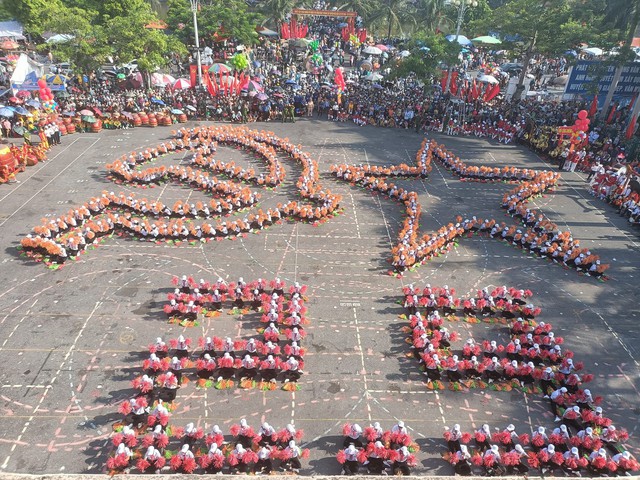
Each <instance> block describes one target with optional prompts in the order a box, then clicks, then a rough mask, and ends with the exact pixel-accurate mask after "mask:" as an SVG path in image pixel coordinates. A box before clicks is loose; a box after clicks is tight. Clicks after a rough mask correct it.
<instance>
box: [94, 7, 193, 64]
mask: <svg viewBox="0 0 640 480" xmlns="http://www.w3.org/2000/svg"><path fill="white" fill-rule="evenodd" d="M154 19H155V17H154V15H152V14H151V12H150V11H148V12H138V15H129V16H125V17H114V18H111V19H110V20H109V21H108V22H107V23H106V26H105V29H106V33H107V36H108V38H109V39H110V40H111V41H110V46H111V49H112V52H113V54H114V57H115V58H117V61H118V62H119V63H127V62H130V61H131V60H134V59H137V60H138V69H139V70H140V71H142V72H144V73H149V72H152V71H153V70H155V69H157V68H159V67H162V66H165V65H166V64H167V63H168V62H169V60H170V55H169V53H172V52H176V53H182V54H183V53H186V48H185V47H184V45H183V44H182V43H181V42H179V41H178V40H177V39H175V38H174V37H171V36H169V35H166V34H165V33H164V32H163V31H161V30H155V29H150V28H145V26H146V25H148V24H149V23H150V22H151V21H153V20H154Z"/></svg>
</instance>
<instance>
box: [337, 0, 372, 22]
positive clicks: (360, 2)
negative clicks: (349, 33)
mask: <svg viewBox="0 0 640 480" xmlns="http://www.w3.org/2000/svg"><path fill="white" fill-rule="evenodd" d="M337 7H338V10H345V11H349V12H358V15H360V16H361V17H362V18H363V19H364V21H365V23H366V24H368V23H369V15H370V14H371V13H372V12H373V10H374V2H373V1H372V0H343V1H341V2H339V3H338V4H337Z"/></svg>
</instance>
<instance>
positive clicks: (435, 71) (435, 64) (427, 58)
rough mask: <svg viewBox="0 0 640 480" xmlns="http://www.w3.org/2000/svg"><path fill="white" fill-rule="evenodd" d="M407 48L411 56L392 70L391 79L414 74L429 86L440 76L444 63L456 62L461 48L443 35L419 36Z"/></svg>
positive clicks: (409, 42)
mask: <svg viewBox="0 0 640 480" xmlns="http://www.w3.org/2000/svg"><path fill="white" fill-rule="evenodd" d="M405 48H406V49H407V50H408V51H409V52H410V55H409V56H408V57H405V58H403V59H402V60H399V61H398V63H397V64H396V66H395V68H392V69H391V74H390V77H391V78H397V77H406V76H408V75H410V74H413V75H415V76H416V78H418V79H419V80H421V81H423V82H424V83H425V84H427V85H430V84H431V83H432V82H433V81H434V80H435V79H436V78H437V77H438V76H439V75H440V72H441V69H440V65H441V64H442V63H446V64H449V63H452V62H455V61H456V59H457V57H458V54H459V53H460V46H459V45H456V44H454V43H452V42H449V41H447V40H446V39H445V38H444V36H443V35H424V34H417V35H415V36H414V37H412V39H411V40H409V41H408V42H407V43H406V44H405Z"/></svg>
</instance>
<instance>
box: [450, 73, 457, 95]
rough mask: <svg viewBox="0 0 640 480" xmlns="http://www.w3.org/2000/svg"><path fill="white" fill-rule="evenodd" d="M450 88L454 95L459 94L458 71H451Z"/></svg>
mask: <svg viewBox="0 0 640 480" xmlns="http://www.w3.org/2000/svg"><path fill="white" fill-rule="evenodd" d="M449 90H450V91H451V93H452V94H453V95H454V96H455V95H457V94H458V72H451V83H450V85H449Z"/></svg>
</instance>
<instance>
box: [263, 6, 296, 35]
mask: <svg viewBox="0 0 640 480" xmlns="http://www.w3.org/2000/svg"><path fill="white" fill-rule="evenodd" d="M296 5H297V1H296V0H266V1H264V2H262V3H261V4H260V13H262V14H263V15H264V16H265V20H264V22H263V25H264V24H265V23H267V22H269V21H271V22H273V23H274V24H275V26H276V28H277V29H279V28H280V25H281V24H282V22H284V20H285V19H286V18H287V15H288V14H289V13H291V10H293V9H294V8H295V7H296ZM277 31H279V30H277Z"/></svg>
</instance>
